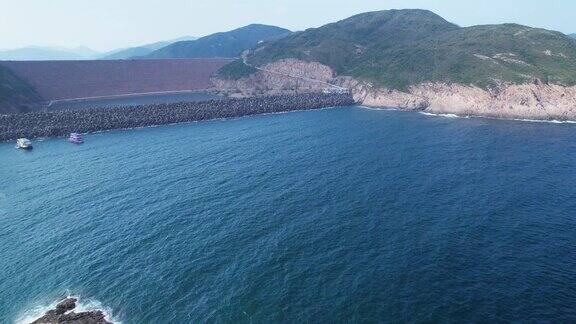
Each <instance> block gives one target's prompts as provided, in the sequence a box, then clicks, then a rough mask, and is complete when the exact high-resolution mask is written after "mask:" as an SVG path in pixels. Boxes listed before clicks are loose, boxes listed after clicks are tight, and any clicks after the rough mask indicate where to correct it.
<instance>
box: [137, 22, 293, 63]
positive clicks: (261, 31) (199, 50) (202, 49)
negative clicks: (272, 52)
mask: <svg viewBox="0 0 576 324" xmlns="http://www.w3.org/2000/svg"><path fill="white" fill-rule="evenodd" d="M290 33H291V31H289V30H287V29H284V28H280V27H276V26H267V25H259V24H253V25H249V26H245V27H242V28H238V29H235V30H232V31H228V32H223V33H216V34H212V35H209V36H205V37H202V38H199V39H197V40H194V41H182V42H177V43H174V44H171V45H168V46H166V47H163V48H161V49H158V50H156V51H154V52H152V53H150V54H148V55H145V56H143V57H140V58H207V57H220V58H232V57H238V56H240V54H242V52H243V51H245V50H247V49H250V48H253V47H254V46H256V45H257V44H258V43H260V42H264V41H269V40H273V39H278V38H282V37H284V36H287V35H289V34H290Z"/></svg>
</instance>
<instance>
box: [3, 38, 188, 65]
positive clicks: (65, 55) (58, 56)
mask: <svg viewBox="0 0 576 324" xmlns="http://www.w3.org/2000/svg"><path fill="white" fill-rule="evenodd" d="M195 39H197V37H192V36H185V37H180V38H176V39H173V40H169V41H161V42H156V43H151V44H146V45H142V46H136V47H128V48H122V49H118V50H113V51H110V52H105V53H101V52H97V51H94V50H92V49H90V48H88V47H77V48H66V47H42V46H29V47H23V48H18V49H11V50H0V61H64V60H70V61H77V60H120V59H130V58H133V57H137V56H138V57H140V56H146V55H148V54H150V53H152V52H153V51H155V50H158V49H160V48H162V47H165V46H168V45H170V44H172V43H176V42H180V41H190V40H195Z"/></svg>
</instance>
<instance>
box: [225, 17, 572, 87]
mask: <svg viewBox="0 0 576 324" xmlns="http://www.w3.org/2000/svg"><path fill="white" fill-rule="evenodd" d="M292 58H293V59H298V60H303V61H309V62H319V63H321V64H324V65H326V66H329V67H330V68H332V69H333V70H334V72H335V74H336V75H338V76H350V77H354V78H356V79H358V80H361V81H365V82H369V83H372V84H374V85H376V86H380V87H385V88H390V89H399V90H405V89H407V88H408V87H409V86H411V85H416V84H419V83H424V82H445V83H461V84H467V85H475V86H479V87H481V88H489V87H494V86H497V85H498V84H501V83H513V84H519V83H523V82H530V81H531V80H533V79H540V80H543V81H545V82H552V83H555V84H560V85H574V84H576V42H575V41H574V40H573V39H572V38H570V37H568V36H566V35H564V34H562V33H559V32H554V31H548V30H545V29H539V28H532V27H527V26H522V25H517V24H501V25H481V26H472V27H459V26H457V25H455V24H452V23H450V22H448V21H446V20H445V19H443V18H442V17H440V16H438V15H436V14H434V13H433V12H430V11H427V10H420V9H417V10H414V9H404V10H386V11H376V12H369V13H364V14H359V15H355V16H352V17H350V18H347V19H344V20H341V21H339V22H335V23H331V24H327V25H325V26H322V27H319V28H314V29H308V30H305V31H303V32H298V33H294V34H292V35H288V36H286V37H284V38H282V39H279V40H275V41H270V42H266V43H265V44H260V45H259V46H257V47H256V48H255V49H254V50H252V51H251V53H250V54H249V55H248V56H247V57H246V59H247V62H248V63H249V64H251V65H254V66H263V65H265V64H268V63H272V62H275V61H278V60H281V59H292ZM240 76H242V75H240ZM224 77H226V75H224ZM235 77H238V76H235Z"/></svg>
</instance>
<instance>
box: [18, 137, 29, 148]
mask: <svg viewBox="0 0 576 324" xmlns="http://www.w3.org/2000/svg"><path fill="white" fill-rule="evenodd" d="M16 148H18V149H22V150H31V149H32V142H31V141H30V140H29V139H27V138H19V139H17V140H16Z"/></svg>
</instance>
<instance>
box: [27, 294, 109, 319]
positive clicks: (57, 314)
mask: <svg viewBox="0 0 576 324" xmlns="http://www.w3.org/2000/svg"><path fill="white" fill-rule="evenodd" d="M76 302H77V300H76V298H66V299H64V300H63V301H61V302H60V303H58V305H56V307H55V308H54V309H51V310H49V311H47V312H46V314H44V316H42V317H41V318H39V319H37V320H35V321H34V322H32V323H31V324H59V323H66V324H112V323H110V322H108V321H107V320H106V318H105V316H104V313H102V311H99V310H96V311H88V312H80V313H75V312H73V311H72V310H73V309H75V308H76Z"/></svg>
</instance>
